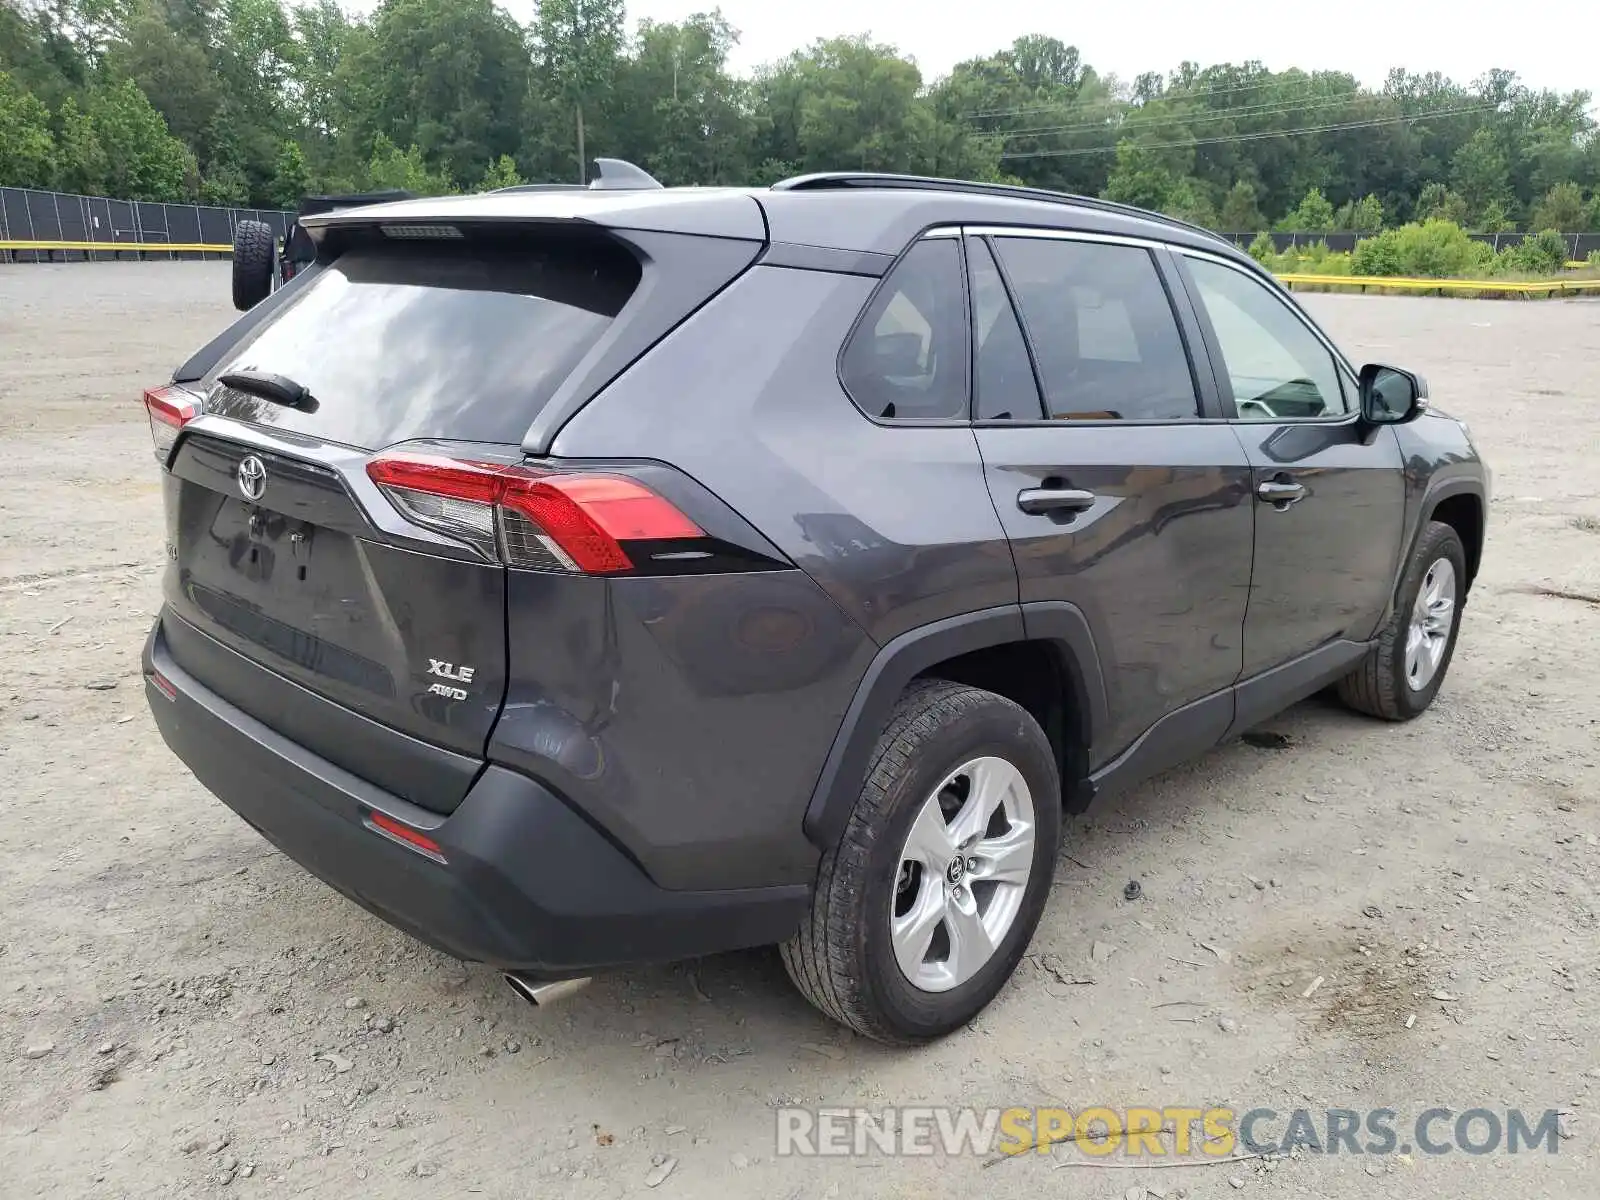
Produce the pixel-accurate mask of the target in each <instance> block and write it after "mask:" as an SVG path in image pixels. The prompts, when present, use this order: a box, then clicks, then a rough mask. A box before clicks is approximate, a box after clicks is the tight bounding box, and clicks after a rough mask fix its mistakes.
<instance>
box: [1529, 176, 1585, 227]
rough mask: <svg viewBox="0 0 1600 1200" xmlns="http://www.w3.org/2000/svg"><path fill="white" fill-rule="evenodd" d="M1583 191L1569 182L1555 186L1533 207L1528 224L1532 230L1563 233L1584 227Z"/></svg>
mask: <svg viewBox="0 0 1600 1200" xmlns="http://www.w3.org/2000/svg"><path fill="white" fill-rule="evenodd" d="M1584 215H1585V214H1584V210H1583V191H1582V189H1581V188H1579V187H1578V185H1577V184H1575V183H1573V182H1572V181H1571V180H1567V181H1565V182H1562V183H1558V184H1556V185H1555V186H1554V187H1553V188H1551V189H1550V190H1549V191H1548V192H1546V193H1545V194H1544V197H1543V199H1541V200H1540V201H1539V203H1538V204H1536V205H1534V208H1533V212H1532V213H1531V214H1530V215H1529V218H1528V224H1529V225H1530V226H1531V227H1532V228H1534V229H1559V230H1561V231H1563V232H1571V231H1574V230H1580V229H1582V228H1583V227H1584V224H1585V221H1584Z"/></svg>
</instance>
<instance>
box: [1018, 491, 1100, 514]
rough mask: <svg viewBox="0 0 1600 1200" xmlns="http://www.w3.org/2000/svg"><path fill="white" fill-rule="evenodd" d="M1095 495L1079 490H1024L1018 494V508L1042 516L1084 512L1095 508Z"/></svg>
mask: <svg viewBox="0 0 1600 1200" xmlns="http://www.w3.org/2000/svg"><path fill="white" fill-rule="evenodd" d="M1094 502H1095V494H1094V493H1093V492H1084V491H1079V490H1078V489H1077V488H1023V489H1022V490H1021V491H1020V492H1018V493H1017V507H1018V508H1020V509H1021V510H1022V511H1023V512H1025V513H1030V514H1032V515H1034V516H1040V515H1042V514H1044V513H1053V512H1083V511H1085V510H1086V509H1090V508H1093V507H1094Z"/></svg>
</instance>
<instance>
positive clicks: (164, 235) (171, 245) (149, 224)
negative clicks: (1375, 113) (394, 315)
mask: <svg viewBox="0 0 1600 1200" xmlns="http://www.w3.org/2000/svg"><path fill="white" fill-rule="evenodd" d="M243 220H250V221H265V222H266V223H267V224H268V225H270V226H272V228H273V230H274V231H276V233H277V234H278V235H279V236H280V237H281V236H283V235H284V234H285V233H287V232H288V229H289V225H290V223H291V222H292V221H293V220H294V214H293V213H289V212H281V211H279V210H277V209H261V208H214V207H209V206H207V205H203V204H156V203H150V202H146V201H134V200H108V199H106V198H105V197H104V196H78V195H74V194H73V193H71V192H42V191H36V190H34V189H33V188H14V187H0V262H74V261H76V262H81V261H84V260H85V259H88V260H97V259H112V258H210V257H214V256H218V255H226V254H228V253H230V252H231V250H232V248H233V230H234V227H235V226H236V225H237V224H238V223H239V222H240V221H243ZM1222 236H1223V237H1225V238H1227V239H1228V240H1229V241H1231V242H1234V243H1236V244H1238V245H1240V246H1248V245H1249V244H1250V243H1251V242H1252V241H1254V240H1255V238H1256V236H1257V235H1256V234H1255V233H1254V232H1250V233H1224V234H1223V235H1222ZM1267 236H1268V237H1270V238H1271V239H1272V244H1273V246H1274V247H1275V248H1276V249H1277V251H1278V252H1279V253H1280V254H1281V253H1282V252H1283V251H1285V250H1288V249H1289V248H1290V247H1292V246H1297V245H1306V244H1309V243H1312V242H1327V243H1328V249H1330V250H1336V251H1337V250H1344V251H1348V250H1353V249H1355V244H1356V241H1357V239H1359V238H1361V237H1363V236H1365V235H1363V234H1359V233H1269V234H1268V235H1267ZM1468 236H1469V237H1471V238H1473V239H1474V240H1475V241H1480V242H1487V243H1488V244H1489V245H1491V246H1493V247H1494V248H1495V249H1496V250H1500V249H1503V248H1504V247H1506V246H1515V245H1516V244H1517V243H1518V242H1520V241H1522V239H1523V238H1525V237H1528V236H1530V235H1529V234H1524V233H1474V234H1469V235H1468ZM1562 237H1564V238H1566V240H1567V244H1568V246H1569V247H1571V250H1572V261H1573V262H1582V261H1583V260H1584V259H1585V258H1587V257H1588V255H1589V253H1590V252H1591V251H1594V250H1600V233H1566V234H1562Z"/></svg>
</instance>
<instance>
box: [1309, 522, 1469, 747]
mask: <svg viewBox="0 0 1600 1200" xmlns="http://www.w3.org/2000/svg"><path fill="white" fill-rule="evenodd" d="M1441 559H1443V560H1445V561H1448V562H1449V563H1450V565H1451V567H1452V568H1453V569H1454V571H1455V590H1456V594H1455V605H1454V607H1453V609H1452V611H1451V614H1450V632H1449V635H1448V640H1447V641H1446V642H1445V648H1444V657H1443V658H1442V659H1440V661H1439V666H1438V669H1437V670H1435V671H1434V673H1433V677H1432V678H1431V679H1429V680H1428V683H1427V685H1426V686H1425V687H1421V688H1413V687H1412V686H1411V685H1410V682H1409V681H1408V680H1407V678H1406V633H1407V630H1408V629H1409V627H1410V624H1411V609H1412V606H1413V605H1414V604H1415V603H1416V601H1417V593H1418V592H1419V591H1420V590H1421V589H1422V586H1423V581H1424V579H1425V578H1426V576H1427V573H1428V569H1429V568H1430V567H1432V566H1433V564H1434V563H1436V562H1438V561H1440V560H1441ZM1466 585H1467V555H1466V551H1465V549H1463V547H1462V545H1461V538H1460V537H1458V536H1457V534H1456V531H1455V530H1454V529H1452V528H1451V527H1450V526H1448V525H1445V524H1442V523H1441V522H1438V521H1430V522H1428V525H1427V527H1426V528H1425V529H1424V530H1423V531H1422V536H1421V537H1420V538H1418V539H1417V548H1416V550H1415V551H1413V553H1412V555H1411V562H1410V563H1409V564H1408V565H1407V566H1406V573H1405V577H1404V578H1403V579H1402V580H1401V581H1400V594H1399V596H1398V598H1397V602H1396V604H1395V609H1394V615H1393V616H1392V617H1391V618H1390V620H1389V623H1388V624H1387V625H1386V626H1384V628H1383V632H1382V633H1381V634H1379V636H1378V640H1377V643H1376V644H1375V645H1374V646H1373V648H1372V650H1371V651H1369V652H1368V654H1367V657H1366V658H1364V659H1362V660H1361V665H1360V666H1358V667H1357V668H1356V669H1355V670H1354V671H1351V672H1350V674H1348V675H1346V676H1345V677H1344V678H1343V679H1341V680H1340V681H1339V685H1338V687H1339V699H1341V700H1343V701H1344V702H1345V704H1347V705H1348V706H1349V707H1351V708H1353V709H1355V710H1356V711H1357V712H1362V713H1367V714H1368V715H1370V716H1374V717H1382V718H1383V719H1384V720H1386V721H1409V720H1411V718H1412V717H1415V716H1417V715H1418V714H1420V713H1421V712H1423V711H1424V710H1425V709H1426V708H1427V707H1428V705H1430V704H1432V703H1433V698H1434V697H1435V696H1436V695H1438V694H1439V687H1440V685H1441V684H1443V683H1444V677H1445V673H1446V672H1447V671H1449V669H1450V660H1451V658H1452V657H1454V655H1455V651H1456V634H1457V633H1458V632H1459V630H1460V628H1461V609H1462V606H1463V603H1464V602H1465V599H1466Z"/></svg>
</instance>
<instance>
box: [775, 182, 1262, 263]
mask: <svg viewBox="0 0 1600 1200" xmlns="http://www.w3.org/2000/svg"><path fill="white" fill-rule="evenodd" d="M845 188H906V189H908V190H916V191H930V192H961V193H964V194H967V195H972V196H1000V197H1005V198H1009V199H1015V200H1040V201H1043V202H1044V203H1046V204H1070V205H1074V206H1076V207H1078V208H1090V209H1095V210H1096V211H1098V212H1109V213H1120V214H1125V215H1127V216H1133V217H1139V218H1141V219H1143V220H1146V221H1159V222H1160V223H1162V224H1163V225H1171V226H1174V227H1175V228H1178V229H1187V230H1188V231H1189V232H1191V233H1199V234H1203V235H1205V236H1206V237H1208V238H1211V239H1212V240H1214V241H1219V242H1222V243H1223V244H1224V245H1232V243H1231V242H1229V241H1228V239H1227V238H1225V237H1223V236H1222V235H1221V234H1219V233H1216V232H1215V231H1214V230H1210V229H1207V228H1205V227H1204V226H1203V225H1194V224H1191V223H1190V222H1188V221H1180V220H1179V219H1178V218H1177V217H1169V216H1167V215H1166V214H1165V213H1158V212H1151V211H1150V210H1149V209H1145V208H1137V207H1135V206H1134V205H1132V204H1119V203H1117V202H1116V201H1115V200H1101V199H1099V198H1098V197H1095V196H1077V195H1074V194H1073V193H1071V192H1053V191H1051V190H1050V189H1048V188H1033V187H1022V186H1019V185H1017V184H1010V183H975V182H973V181H972V180H967V179H940V178H938V177H936V176H926V175H891V174H887V173H882V172H874V171H822V172H819V173H817V174H815V175H796V176H793V177H792V178H789V179H782V180H779V181H778V182H777V183H775V184H773V185H772V190H773V191H775V192H822V191H833V190H842V189H845Z"/></svg>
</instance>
